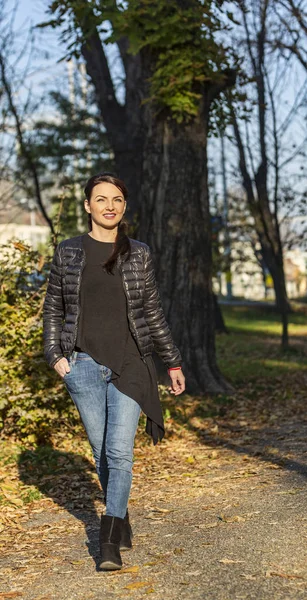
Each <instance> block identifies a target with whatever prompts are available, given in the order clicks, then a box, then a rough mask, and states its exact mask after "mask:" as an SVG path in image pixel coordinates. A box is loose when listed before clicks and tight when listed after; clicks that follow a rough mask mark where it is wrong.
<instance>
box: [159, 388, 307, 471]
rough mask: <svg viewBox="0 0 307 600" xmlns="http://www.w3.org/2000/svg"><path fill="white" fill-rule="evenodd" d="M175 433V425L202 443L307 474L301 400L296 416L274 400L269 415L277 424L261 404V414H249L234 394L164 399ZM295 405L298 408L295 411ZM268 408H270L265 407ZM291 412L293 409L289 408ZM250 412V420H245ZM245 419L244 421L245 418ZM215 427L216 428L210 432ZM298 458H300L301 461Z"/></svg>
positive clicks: (305, 423)
mask: <svg viewBox="0 0 307 600" xmlns="http://www.w3.org/2000/svg"><path fill="white" fill-rule="evenodd" d="M162 404H165V406H167V407H168V410H169V412H170V418H171V424H170V425H169V426H168V427H167V429H168V433H169V434H170V435H171V434H172V424H173V429H174V431H176V426H177V425H179V428H186V429H188V430H190V431H193V432H194V433H195V434H196V435H197V437H198V440H199V442H200V443H202V444H204V445H206V446H210V447H212V448H226V449H228V450H231V451H233V452H235V453H236V454H242V455H244V454H245V455H249V456H251V457H256V458H257V459H258V460H260V461H263V462H267V463H270V464H274V465H278V466H280V467H281V468H283V469H285V470H288V471H289V472H296V473H297V474H299V475H300V476H303V477H307V461H306V439H307V420H306V417H305V416H304V406H303V404H304V403H302V402H299V401H297V403H296V402H295V401H294V402H293V405H294V406H293V407H292V409H293V415H290V414H289V415H287V413H286V412H285V411H284V414H283V415H282V414H281V412H282V411H281V407H280V406H278V403H276V404H275V405H274V404H273V402H272V406H271V413H270V417H271V418H272V417H273V420H274V423H273V424H272V425H271V424H270V423H269V422H265V420H264V417H263V413H261V407H259V414H257V412H256V411H255V412H254V414H253V415H252V414H251V413H250V412H249V408H250V407H249V406H248V403H247V410H246V414H245V412H244V403H243V402H242V401H241V405H240V402H236V401H235V399H234V398H233V397H227V396H216V397H215V398H212V397H211V398H209V397H201V396H198V397H192V396H188V395H185V396H183V397H182V398H181V399H180V400H178V399H177V400H176V402H174V400H173V399H171V400H170V399H169V398H168V399H167V400H166V399H165V400H164V401H163V402H162ZM295 408H296V411H295ZM266 410H267V411H269V408H268V407H267V408H266ZM289 413H290V409H289ZM246 415H247V421H245V419H246ZM243 420H244V424H240V423H242V421H243ZM211 430H213V431H211ZM298 458H299V460H298Z"/></svg>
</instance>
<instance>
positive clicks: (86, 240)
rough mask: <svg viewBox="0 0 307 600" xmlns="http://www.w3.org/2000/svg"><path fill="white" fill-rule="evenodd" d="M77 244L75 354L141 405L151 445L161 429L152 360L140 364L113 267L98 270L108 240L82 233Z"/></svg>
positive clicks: (106, 252)
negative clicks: (80, 263)
mask: <svg viewBox="0 0 307 600" xmlns="http://www.w3.org/2000/svg"><path fill="white" fill-rule="evenodd" d="M82 243H83V248H84V250H85V266H84V269H83V273H82V279H81V286H80V318H79V324H78V331H77V339H76V345H75V350H79V351H83V352H87V354H89V355H90V356H91V357H92V358H93V359H94V360H96V361H97V362H98V363H100V364H102V365H105V366H106V367H109V368H110V369H111V370H112V376H111V382H112V383H113V384H114V385H115V386H116V387H117V388H118V390H119V391H121V392H122V393H123V394H126V396H129V397H130V398H133V400H135V401H136V402H137V403H138V404H139V405H140V407H141V409H142V411H143V412H144V414H145V415H146V416H147V421H146V429H145V430H146V433H148V434H149V435H151V436H152V438H153V443H154V444H156V443H157V442H158V440H159V439H160V440H161V439H162V438H163V437H164V433H165V431H164V424H163V414H162V409H161V404H160V398H159V391H158V385H157V373H156V368H155V363H154V360H153V358H152V356H146V361H145V362H144V361H143V360H142V357H141V354H140V352H139V349H138V346H137V344H136V342H135V340H134V338H133V336H132V333H131V331H130V328H129V321H128V316H127V298H126V294H125V291H124V286H123V281H122V276H121V274H120V272H119V270H118V268H117V266H115V268H113V274H109V273H107V271H106V270H105V269H104V267H103V263H104V262H105V261H106V260H107V258H108V257H109V256H110V254H111V253H112V251H113V242H100V241H98V240H95V239H94V238H92V237H91V236H90V235H89V234H87V233H86V234H84V235H83V237H82Z"/></svg>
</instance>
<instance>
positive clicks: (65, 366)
mask: <svg viewBox="0 0 307 600" xmlns="http://www.w3.org/2000/svg"><path fill="white" fill-rule="evenodd" d="M53 368H54V369H55V370H56V372H57V373H58V374H59V375H60V376H61V377H62V378H63V377H64V375H66V373H69V372H70V366H69V362H68V360H67V358H65V356H63V358H60V360H58V361H57V362H56V363H55V365H54V367H53Z"/></svg>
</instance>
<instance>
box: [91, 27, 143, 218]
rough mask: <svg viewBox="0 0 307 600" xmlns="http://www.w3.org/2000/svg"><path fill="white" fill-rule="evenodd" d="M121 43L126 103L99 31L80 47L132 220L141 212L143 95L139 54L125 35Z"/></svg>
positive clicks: (119, 45)
mask: <svg viewBox="0 0 307 600" xmlns="http://www.w3.org/2000/svg"><path fill="white" fill-rule="evenodd" d="M84 33H86V31H84ZM118 47H119V51H120V54H121V58H122V61H123V66H124V69H125V74H126V86H125V87H126V94H125V95H126V98H125V104H124V105H121V104H119V102H118V100H117V99H116V95H115V90H114V86H113V82H112V79H111V75H110V71H109V66H108V62H107V58H106V56H105V52H104V48H103V45H102V43H101V40H100V37H99V34H98V32H97V31H94V32H93V33H92V34H91V35H90V36H87V37H86V42H84V44H83V45H82V49H81V51H82V55H83V58H84V60H85V64H86V69H87V73H88V75H89V76H90V78H91V81H92V83H93V85H94V88H95V93H96V99H97V105H98V107H99V109H100V113H101V116H102V119H103V122H104V125H105V127H106V133H107V137H108V140H109V143H110V147H111V148H112V150H113V152H114V160H115V165H116V173H117V175H118V177H120V178H121V179H123V181H125V183H126V185H127V188H128V190H129V200H128V203H127V213H126V216H127V219H128V220H129V221H131V222H132V221H133V219H134V218H135V216H136V214H137V212H138V193H139V190H140V185H141V177H142V170H141V166H142V155H143V146H144V132H143V130H142V127H141V96H140V89H141V87H142V86H141V79H142V69H141V63H140V56H139V55H136V56H132V55H131V54H128V52H127V48H128V40H127V39H126V38H122V39H121V40H120V41H119V43H118ZM102 170H103V165H102Z"/></svg>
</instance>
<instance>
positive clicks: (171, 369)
mask: <svg viewBox="0 0 307 600" xmlns="http://www.w3.org/2000/svg"><path fill="white" fill-rule="evenodd" d="M180 370H181V367H170V368H169V369H167V372H168V373H169V372H170V371H180Z"/></svg>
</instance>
